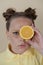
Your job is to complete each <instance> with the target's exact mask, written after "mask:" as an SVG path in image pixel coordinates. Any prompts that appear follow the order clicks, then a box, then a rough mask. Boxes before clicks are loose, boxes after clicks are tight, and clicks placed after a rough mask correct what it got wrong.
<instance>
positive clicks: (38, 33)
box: [31, 26, 41, 36]
mask: <svg viewBox="0 0 43 65" xmlns="http://www.w3.org/2000/svg"><path fill="white" fill-rule="evenodd" d="M31 27H32V28H33V29H34V32H35V34H37V35H39V36H41V34H40V31H39V30H38V29H37V28H36V27H34V26H31Z"/></svg>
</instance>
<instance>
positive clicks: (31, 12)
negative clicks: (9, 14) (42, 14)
mask: <svg viewBox="0 0 43 65" xmlns="http://www.w3.org/2000/svg"><path fill="white" fill-rule="evenodd" d="M25 14H26V16H27V17H30V18H31V19H33V20H35V19H36V17H37V15H36V11H35V9H32V8H28V9H26V10H25Z"/></svg>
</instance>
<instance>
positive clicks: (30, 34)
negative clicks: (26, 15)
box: [19, 26, 34, 39]
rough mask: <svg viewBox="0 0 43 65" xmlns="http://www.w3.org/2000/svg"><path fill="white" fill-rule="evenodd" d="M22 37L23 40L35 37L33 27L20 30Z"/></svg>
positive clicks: (24, 27)
mask: <svg viewBox="0 0 43 65" xmlns="http://www.w3.org/2000/svg"><path fill="white" fill-rule="evenodd" d="M19 33H20V36H21V38H23V39H31V38H32V37H33V35H34V30H33V28H32V27H31V26H23V27H21V29H20V32H19Z"/></svg>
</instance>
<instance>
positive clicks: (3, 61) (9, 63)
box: [0, 48, 43, 65]
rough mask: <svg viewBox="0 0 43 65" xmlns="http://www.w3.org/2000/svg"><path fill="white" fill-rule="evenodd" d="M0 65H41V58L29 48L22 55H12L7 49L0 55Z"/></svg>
mask: <svg viewBox="0 0 43 65" xmlns="http://www.w3.org/2000/svg"><path fill="white" fill-rule="evenodd" d="M0 65H43V57H42V55H41V54H39V53H38V52H37V51H36V50H35V49H34V48H29V49H28V50H27V51H25V52H24V53H23V54H22V55H20V54H13V53H12V52H10V51H9V49H8V48H7V50H6V51H4V52H3V53H0Z"/></svg>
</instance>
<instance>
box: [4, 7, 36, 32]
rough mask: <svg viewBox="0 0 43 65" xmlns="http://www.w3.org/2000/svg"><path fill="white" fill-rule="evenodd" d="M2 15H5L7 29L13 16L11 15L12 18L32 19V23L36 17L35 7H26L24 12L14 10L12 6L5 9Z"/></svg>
mask: <svg viewBox="0 0 43 65" xmlns="http://www.w3.org/2000/svg"><path fill="white" fill-rule="evenodd" d="M3 17H5V19H6V21H7V22H6V28H7V30H8V31H9V26H10V20H11V18H13V17H14V18H15V17H27V18H30V19H32V21H33V23H34V20H35V19H36V18H37V15H36V11H35V9H32V8H30V7H29V8H28V9H26V10H25V11H24V12H16V11H15V10H13V9H12V8H9V9H7V10H6V12H4V13H3Z"/></svg>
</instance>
